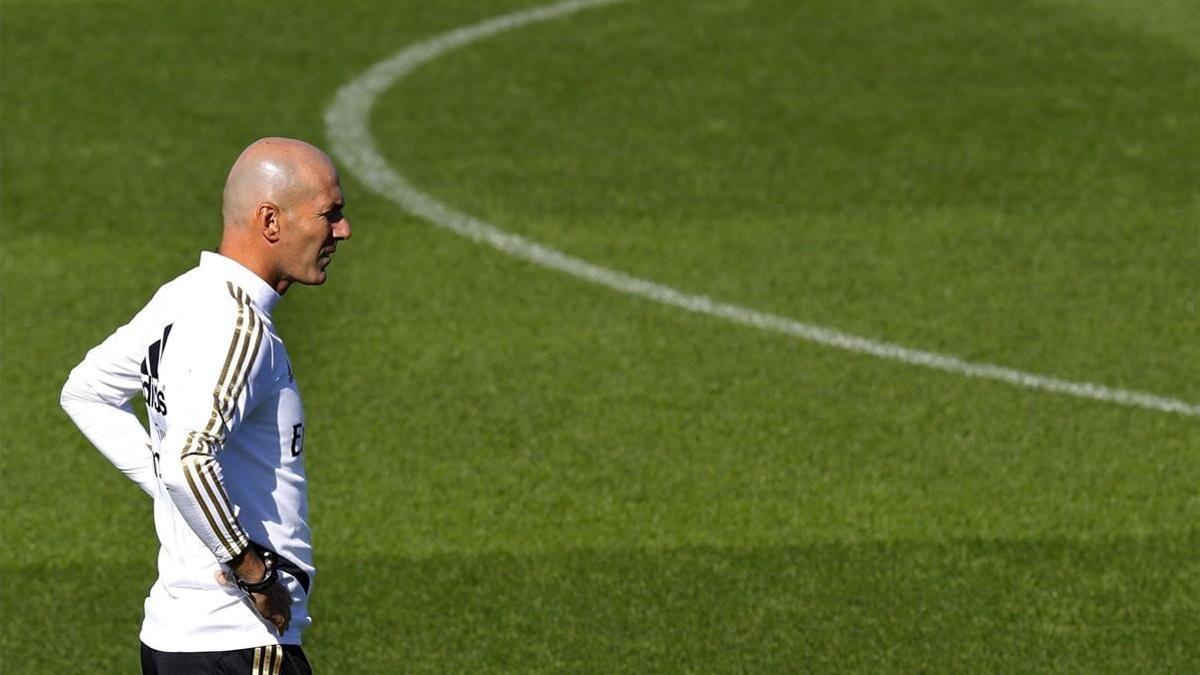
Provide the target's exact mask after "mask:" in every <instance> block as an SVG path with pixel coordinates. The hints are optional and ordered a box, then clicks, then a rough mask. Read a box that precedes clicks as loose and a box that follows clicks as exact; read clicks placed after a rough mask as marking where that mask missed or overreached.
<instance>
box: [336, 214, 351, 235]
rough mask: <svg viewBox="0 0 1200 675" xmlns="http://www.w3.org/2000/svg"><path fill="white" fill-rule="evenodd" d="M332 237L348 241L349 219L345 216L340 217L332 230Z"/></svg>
mask: <svg viewBox="0 0 1200 675" xmlns="http://www.w3.org/2000/svg"><path fill="white" fill-rule="evenodd" d="M333 236H335V237H337V238H338V239H349V238H350V219H349V218H347V217H346V216H342V219H341V220H339V221H338V222H337V223H336V224H335V226H334V228H333Z"/></svg>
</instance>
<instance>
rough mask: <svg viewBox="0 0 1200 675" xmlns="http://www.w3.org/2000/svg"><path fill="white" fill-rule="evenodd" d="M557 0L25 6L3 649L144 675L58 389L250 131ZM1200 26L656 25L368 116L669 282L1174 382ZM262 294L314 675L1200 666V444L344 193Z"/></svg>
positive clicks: (1197, 10)
mask: <svg viewBox="0 0 1200 675" xmlns="http://www.w3.org/2000/svg"><path fill="white" fill-rule="evenodd" d="M535 4H537V3H524V4H522V3H521V2H519V1H516V0H514V1H492V0H489V1H487V2H483V1H478V2H456V3H418V2H410V1H407V0H406V1H404V2H379V1H376V2H358V1H354V2H343V3H323V2H312V1H306V2H280V1H272V2H262V3H235V2H220V3H212V2H206V3H183V2H150V1H145V2H117V1H111V2H92V1H71V2H66V1H62V2H59V1H36V2H35V1H32V0H4V2H3V4H2V7H3V14H2V17H0V67H2V69H3V78H2V87H3V89H2V101H3V108H2V117H0V124H2V127H3V128H2V132H3V141H2V165H0V172H2V174H0V175H2V179H3V185H2V191H0V199H2V201H0V218H2V234H0V262H2V265H3V268H2V272H0V274H2V276H0V279H2V287H0V312H2V317H0V318H2V320H0V394H2V400H0V403H2V406H0V443H2V448H0V514H2V515H0V537H2V539H3V545H2V547H0V589H2V593H3V596H2V601H3V604H2V607H0V616H2V622H3V625H2V630H0V672H4V673H50V672H64V673H67V672H71V673H73V672H96V673H109V672H111V673H122V672H136V669H137V635H138V629H139V625H140V620H141V603H142V598H143V597H144V594H145V592H146V590H147V589H148V588H149V586H150V584H151V583H152V581H153V579H154V575H155V571H154V554H155V549H156V540H155V537H154V532H153V527H152V523H151V514H150V504H149V503H148V501H146V499H144V497H143V495H142V494H141V493H140V492H139V491H138V490H137V489H136V488H135V487H133V486H132V485H131V484H128V483H126V482H125V481H124V479H123V478H121V476H120V475H119V474H118V473H117V472H116V471H115V470H113V469H112V468H111V467H110V466H109V465H108V464H107V462H106V461H105V460H104V458H103V457H102V456H101V455H100V454H99V453H97V452H95V451H94V450H93V449H92V448H91V447H90V446H89V445H88V444H87V442H86V440H85V439H84V438H83V437H82V436H81V435H80V434H78V432H77V431H76V430H75V429H74V427H73V426H72V425H71V423H70V422H69V420H68V419H67V418H66V416H65V415H64V414H63V413H62V412H61V411H60V410H59V408H58V392H59V389H60V387H61V385H62V382H63V381H64V379H65V377H66V375H67V373H68V371H69V370H70V368H71V367H72V366H73V365H74V364H75V363H76V362H77V361H78V360H79V359H80V358H81V357H82V356H83V354H84V352H85V351H86V350H87V349H88V348H90V347H91V346H92V345H94V344H95V343H97V342H99V341H100V340H101V339H103V338H104V337H105V336H106V335H107V334H108V333H109V332H111V330H112V329H113V328H115V327H116V326H118V325H119V324H121V323H123V322H124V321H125V320H127V318H128V317H129V316H130V315H132V313H133V312H134V311H136V310H137V309H138V308H139V307H140V306H141V305H142V304H143V303H144V302H145V301H146V300H147V299H148V297H149V296H150V294H151V293H152V292H153V291H154V289H155V288H157V287H158V285H159V284H161V283H162V282H163V281H165V280H167V279H169V278H171V277H173V276H175V275H177V274H178V273H180V272H182V271H184V270H186V269H188V268H189V267H191V266H192V265H194V264H195V262H196V260H197V256H198V251H199V250H200V249H202V248H211V247H213V246H214V245H215V244H216V241H217V237H218V229H219V195H220V189H221V185H222V182H223V180H224V176H225V172H226V171H227V169H228V166H229V164H230V163H231V162H232V160H233V159H234V157H236V155H237V153H238V152H239V151H240V150H241V148H242V147H244V146H245V145H246V144H248V143H249V142H250V141H252V140H254V139H255V138H258V137H260V136H265V135H290V136H298V137H301V138H305V139H308V140H310V141H313V142H315V143H317V144H318V145H328V139H329V132H328V130H327V129H326V128H325V123H324V114H325V110H326V108H327V107H328V106H329V105H330V103H331V102H332V100H333V97H334V94H335V92H336V91H337V90H338V88H339V87H340V86H342V85H343V84H344V83H346V82H347V81H349V80H350V79H352V78H354V77H356V76H357V75H358V74H360V73H361V72H362V71H363V70H365V69H366V68H367V67H369V66H370V65H371V64H373V63H375V62H377V61H379V60H381V59H384V58H386V57H388V56H389V55H391V54H393V53H394V52H396V51H397V50H399V49H401V48H402V47H404V46H406V45H409V44H412V43H414V42H416V41H418V40H422V39H425V38H429V37H431V36H434V35H437V34H440V33H443V32H445V31H448V30H452V29H454V28H457V27H460V26H465V25H469V24H474V23H477V22H479V21H481V20H483V19H486V18H488V17H491V16H495V15H499V14H503V13H506V12H510V11H514V10H517V9H520V8H522V7H528V6H533V5H535ZM1198 111H1200V6H1197V5H1196V4H1195V3H1194V2H1188V1H1186V0H1153V1H1151V2H1145V3H1132V2H1124V3H1122V2H1116V1H1115V0H1042V1H1037V2H1034V1H1021V2H1015V3H1011V2H999V1H996V0H990V1H983V0H954V1H952V2H936V1H934V0H903V1H902V0H896V1H895V2H860V3H841V2H832V1H830V0H815V1H814V2H788V1H785V0H761V1H737V0H724V1H718V0H708V1H701V2H685V1H684V0H646V1H642V2H630V3H623V4H617V5H613V6H609V7H603V8H598V9H591V10H588V11H585V12H581V13H578V14H574V15H571V16H568V17H564V18H562V19H558V20H555V21H551V22H546V23H540V24H537V25H530V26H527V27H524V28H521V29H518V30H515V31H513V32H509V33H505V34H503V35H499V36H496V37H494V38H491V39H488V40H484V41H480V42H478V43H475V44H472V45H469V46H467V47H464V48H462V49H459V50H456V51H453V52H451V53H448V54H446V55H444V56H442V57H440V58H438V59H436V60H435V61H433V62H431V63H429V64H427V65H425V66H423V67H422V68H421V69H419V70H417V71H416V72H414V73H413V74H411V75H410V76H409V77H407V78H406V79H404V80H403V81H402V82H400V83H399V84H398V85H396V86H395V87H393V88H391V89H389V90H388V91H387V92H386V93H385V94H384V95H383V96H382V97H381V98H380V100H379V101H378V103H377V105H376V108H375V110H374V113H373V116H372V131H373V134H374V137H375V139H376V142H377V144H378V146H379V149H380V150H381V151H382V152H383V153H384V154H385V155H386V156H387V158H388V160H389V161H390V163H391V165H392V166H393V167H394V168H395V169H396V170H397V171H399V172H400V173H402V174H403V175H405V176H406V177H408V178H409V179H410V180H411V181H412V182H413V183H414V184H416V185H417V186H419V187H420V188H421V189H422V190H425V191H427V192H429V193H430V194H432V195H435V196H437V198H438V199H440V200H443V201H445V202H446V203H448V204H451V205H453V206H454V207H455V208H458V209H461V210H462V211H464V212H467V213H470V214H472V215H475V216H477V217H479V218H482V219H484V220H487V221H488V222H490V223H493V224H495V225H496V226H498V227H501V228H503V229H505V230H508V231H510V232H515V233H519V234H521V235H523V236H526V237H529V238H530V239H533V240H536V241H539V242H542V243H543V244H545V245H547V246H551V247H554V248H556V249H559V250H562V251H565V252H567V253H569V254H571V255H573V256H577V257H579V258H582V259H585V260H589V261H592V262H595V263H598V264H602V265H605V266H608V267H611V268H614V269H618V270H622V271H625V272H627V273H629V274H632V275H635V276H638V277H641V278H646V279H651V280H654V281H657V282H660V283H663V284H667V285H670V286H672V287H675V288H678V289H681V290H683V291H686V292H689V293H699V294H706V295H709V296H711V297H713V298H716V299H719V300H721V301H724V302H729V303H734V304H737V305H739V306H743V307H747V308H753V309H756V310H760V311H766V312H771V313H775V314H780V315H783V316H787V317H792V318H795V319H797V320H800V321H805V322H811V323H815V324H819V325H823V326H829V327H832V328H836V329H838V330H842V331H846V332H849V333H853V334H856V335H861V336H864V337H868V338H871V339H878V340H889V341H894V342H897V343H899V344H903V345H906V346H910V347H914V348H919V349H926V350H931V351H937V352H944V353H950V354H955V355H959V356H961V357H963V358H967V359H971V360H975V361H981V362H987V363H994V364H999V365H1003V366H1006V367H1010V368H1015V369H1019V370H1022V371H1027V372H1032V373H1038V374H1043V375H1049V376H1053V377H1058V378H1063V379H1067V380H1074V381H1086V382H1093V383H1097V384H1101V385H1105V386H1109V387H1116V388H1122V389H1129V390H1136V391H1144V392H1150V393H1153V394H1156V395H1160V396H1164V397H1171V398H1174V399H1179V400H1182V401H1186V402H1189V403H1192V404H1195V403H1198V402H1200V112H1198ZM343 180H344V183H345V187H346V192H347V197H348V200H349V205H348V208H347V215H348V216H350V217H351V219H352V221H353V224H354V228H355V229H354V238H353V239H352V240H351V241H349V242H347V243H346V244H345V245H344V246H343V247H342V248H341V249H340V250H339V253H338V257H337V260H336V261H335V262H334V264H333V266H332V267H331V268H330V273H331V274H330V277H331V279H330V282H329V283H328V284H327V285H326V286H325V287H323V288H320V289H311V288H299V289H296V290H294V291H292V292H290V293H289V294H288V296H287V298H286V299H285V301H284V302H283V303H282V304H281V306H280V307H279V309H278V310H277V311H276V312H275V318H276V320H277V322H278V324H279V326H280V329H281V333H282V335H283V336H284V337H285V339H287V340H288V346H289V351H290V352H291V353H292V355H293V359H294V363H295V365H296V372H297V377H298V379H299V381H300V383H301V386H302V388H303V391H304V394H305V402H306V408H307V411H308V417H309V422H310V426H311V428H310V430H309V433H308V438H307V441H306V449H307V450H308V453H306V454H307V455H308V460H307V461H308V471H309V476H310V481H311V482H310V499H311V503H312V519H313V524H314V536H315V540H316V541H315V545H316V549H317V565H318V567H319V570H320V574H319V576H318V578H317V580H316V585H315V588H314V599H313V607H312V608H313V614H314V618H315V624H314V626H313V628H312V629H311V632H310V633H308V634H307V635H306V637H305V640H306V643H305V648H306V651H307V652H308V654H309V657H310V659H311V661H312V662H313V665H314V667H315V668H316V669H317V670H318V671H319V672H321V673H393V672H395V673H399V672H472V673H473V672H600V673H609V672H628V673H641V672H812V671H817V672H856V673H857V672H1081V673H1092V672H1119V673H1131V672H1164V673H1180V672H1188V671H1193V672H1194V671H1195V670H1196V669H1197V668H1200V666H1198V664H1200V641H1198V640H1197V626H1200V418H1197V417H1194V416H1187V415H1182V414H1171V413H1164V412H1159V411H1154V410H1146V409H1141V408H1135V407H1127V406H1122V405H1117V404H1113V403H1106V402H1101V401H1091V400H1085V399H1079V398H1073V397H1070V396H1065V395H1059V394H1051V393H1046V392H1041V391H1035V390H1030V389H1023V388H1020V387H1016V386H1012V385H1009V384H1003V383H998V382H992V381H987V380H978V379H969V378H964V377H962V376H958V375H954V374H950V373H944V372H938V371H933V370H928V369H923V368H919V367H915V366H912V365H907V364H903V363H897V362H891V361H883V360H879V359H876V358H872V357H868V356H863V355H857V354H852V353H848V352H844V351H838V350H835V349H831V348H828V347H824V346H820V345H816V344H811V343H808V342H804V341H801V340H798V339H796V338H792V337H788V336H785V335H780V334H774V333H767V332H762V331H758V330H755V329H753V328H749V327H745V326H741V325H736V324H732V323H728V322H723V321H720V320H718V319H714V318H710V317H706V316H701V315H695V314H689V313H686V312H683V311H681V310H679V309H676V308H672V307H668V306H662V305H658V304H654V303H651V302H649V301H646V300H643V299H639V298H635V297H630V296H627V295H622V294H620V293H617V292H615V291H613V290H609V289H606V288H602V287H598V286H594V285H590V284H588V283H585V282H583V281H580V280H577V279H574V278H572V277H569V276H565V275H563V274H560V273H558V272H555V271H552V270H547V269H544V268H541V267H538V266H535V265H533V264H530V263H527V262H522V261H519V260H516V259H513V258H511V257H506V256H504V255H503V254H501V253H499V252H497V251H495V250H493V249H491V248H487V247H484V246H480V245H478V244H475V243H472V242H470V241H468V240H466V239H463V238H460V237H456V236H455V235H453V234H452V233H450V232H447V231H445V230H443V229H438V228H436V227H432V226H431V225H430V224H429V223H427V222H425V221H423V220H421V219H419V218H417V217H414V216H412V215H410V214H408V213H406V212H405V211H404V210H402V209H401V208H399V207H398V206H397V205H396V204H394V203H392V202H391V201H389V200H387V199H385V198H384V197H383V196H381V195H378V194H375V193H373V192H371V191H369V190H368V189H367V188H366V187H365V186H364V185H363V183H362V182H360V181H359V179H358V178H356V177H355V176H354V175H352V174H347V175H344V176H343Z"/></svg>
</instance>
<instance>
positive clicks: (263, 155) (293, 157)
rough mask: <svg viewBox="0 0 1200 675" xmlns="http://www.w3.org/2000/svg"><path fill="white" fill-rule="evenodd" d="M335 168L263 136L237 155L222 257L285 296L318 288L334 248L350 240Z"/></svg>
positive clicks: (317, 155) (308, 150)
mask: <svg viewBox="0 0 1200 675" xmlns="http://www.w3.org/2000/svg"><path fill="white" fill-rule="evenodd" d="M344 206H345V198H344V196H343V195H342V187H341V182H340V181H339V180H338V175H337V169H335V168H334V166H333V162H332V161H331V160H330V159H329V156H328V155H326V154H325V153H324V152H321V151H320V150H319V149H317V148H316V147H314V146H312V145H309V144H308V143H305V142H304V141H298V140H295V139H292V138H263V139H261V140H258V141H255V142H254V143H252V144H251V145H250V147H248V148H246V149H245V150H243V151H242V154H241V155H240V156H238V158H237V161H235V162H234V163H233V168H232V169H230V170H229V178H227V179H226V181H225V192H224V199H223V200H222V203H221V215H222V221H223V223H224V230H223V232H222V236H221V247H220V252H221V254H222V255H225V256H227V257H229V258H232V259H234V260H236V261H238V262H240V263H242V264H243V265H244V266H246V267H247V268H249V269H251V270H253V271H254V272H256V273H258V275H259V276H260V277H262V278H263V279H264V280H266V281H267V282H268V283H270V284H271V285H272V287H274V288H275V289H276V290H277V291H278V292H280V293H283V292H284V290H286V289H287V287H288V285H289V284H291V283H292V282H299V283H303V284H321V283H324V281H325V266H326V265H328V264H329V261H330V258H331V257H332V255H333V251H334V250H335V249H336V248H337V244H338V242H340V241H342V240H343V239H348V238H349V237H350V221H349V220H347V219H346V217H345V215H344V214H343V213H342V208H343V207H344Z"/></svg>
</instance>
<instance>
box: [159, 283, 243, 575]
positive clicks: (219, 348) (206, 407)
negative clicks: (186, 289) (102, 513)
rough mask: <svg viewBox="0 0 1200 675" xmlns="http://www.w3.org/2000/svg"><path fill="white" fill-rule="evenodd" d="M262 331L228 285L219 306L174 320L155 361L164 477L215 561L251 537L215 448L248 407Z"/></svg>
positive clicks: (230, 554) (237, 551) (237, 292)
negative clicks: (163, 404)
mask: <svg viewBox="0 0 1200 675" xmlns="http://www.w3.org/2000/svg"><path fill="white" fill-rule="evenodd" d="M197 309H198V310H199V308H197ZM264 333H265V331H264V329H263V325H262V321H261V319H260V318H259V317H258V315H257V314H256V313H255V312H254V310H253V308H252V307H251V306H250V302H249V300H248V298H246V297H245V296H244V295H243V294H242V291H241V290H240V289H237V288H236V287H233V286H230V287H229V296H227V297H225V298H223V302H222V303H221V304H220V305H219V307H217V308H216V309H212V310H205V311H196V312H194V313H192V315H191V317H190V318H187V319H184V320H181V321H178V322H176V323H175V325H174V328H173V330H172V332H171V344H170V348H169V349H167V350H165V352H164V354H163V356H162V357H161V359H160V362H159V376H160V382H161V386H162V387H163V389H164V391H165V392H166V394H167V396H168V412H167V415H166V418H167V430H166V434H165V435H164V436H163V440H162V443H161V444H160V450H161V454H162V458H161V460H160V462H159V471H160V472H161V477H162V482H163V485H164V486H165V487H166V489H167V493H168V494H169V495H170V497H171V500H172V501H173V502H174V503H175V506H176V508H178V510H179V512H180V514H181V515H182V516H183V518H184V519H185V520H186V521H187V523H188V525H189V526H190V527H191V528H192V530H193V531H194V532H195V533H196V535H197V536H199V538H200V539H201V541H203V542H204V543H205V545H207V546H208V548H209V550H211V551H212V552H213V555H215V556H216V557H217V560H219V561H221V562H228V561H229V560H230V559H232V558H234V557H236V556H237V555H238V554H240V553H241V552H242V551H243V550H245V548H246V546H247V544H248V541H249V540H248V538H247V536H246V532H245V530H244V529H243V528H242V527H241V525H240V524H239V523H238V520H237V514H236V512H235V510H234V508H233V504H232V503H231V502H230V500H229V496H228V494H227V493H226V491H225V486H224V479H223V476H222V474H221V466H220V464H219V463H218V462H217V453H218V452H220V451H221V449H222V447H223V446H224V443H225V439H226V438H227V437H228V435H229V434H230V433H232V432H233V431H234V430H235V429H237V427H238V425H240V424H241V421H242V419H243V418H244V416H245V414H246V413H247V412H248V401H249V399H250V391H249V389H248V387H247V384H248V383H249V381H250V379H251V378H252V376H253V373H254V371H255V370H256V368H257V366H258V361H259V355H260V347H261V345H262V343H263V340H264Z"/></svg>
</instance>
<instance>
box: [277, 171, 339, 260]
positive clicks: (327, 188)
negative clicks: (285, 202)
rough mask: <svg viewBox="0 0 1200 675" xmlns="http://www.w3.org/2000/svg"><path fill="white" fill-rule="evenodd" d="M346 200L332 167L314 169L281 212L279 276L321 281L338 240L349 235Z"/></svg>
mask: <svg viewBox="0 0 1200 675" xmlns="http://www.w3.org/2000/svg"><path fill="white" fill-rule="evenodd" d="M345 205H346V201H345V197H344V196H343V195H342V186H341V184H340V183H339V181H338V176H337V172H336V171H334V170H333V168H332V167H328V169H327V170H326V169H324V168H323V169H322V170H321V171H318V172H316V175H315V176H313V178H312V180H311V181H310V182H309V186H308V187H307V188H306V189H304V190H302V191H301V192H300V194H298V195H297V196H296V198H295V200H294V202H293V206H292V207H291V208H289V209H286V210H285V211H284V212H283V214H282V216H283V223H282V225H283V226H282V228H281V237H280V240H279V256H280V257H279V266H280V271H281V272H282V275H283V278H285V279H288V280H291V281H295V282H297V283H301V284H323V283H325V278H326V275H325V267H326V266H327V265H329V261H330V259H331V257H332V256H333V252H334V249H336V248H337V245H338V242H340V241H341V240H343V239H349V238H350V221H349V220H348V219H347V218H346V216H345V215H344V214H343V213H342V209H343V208H345Z"/></svg>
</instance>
